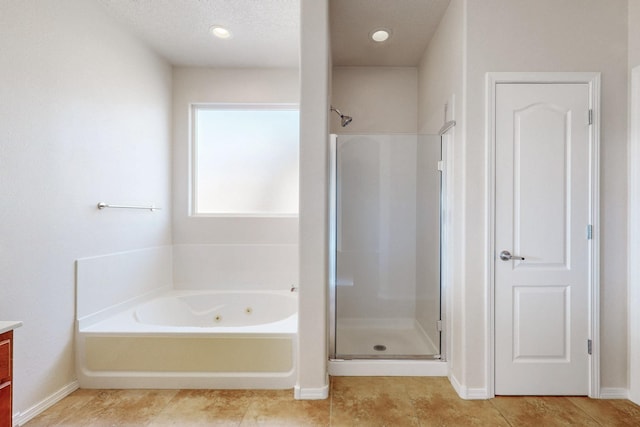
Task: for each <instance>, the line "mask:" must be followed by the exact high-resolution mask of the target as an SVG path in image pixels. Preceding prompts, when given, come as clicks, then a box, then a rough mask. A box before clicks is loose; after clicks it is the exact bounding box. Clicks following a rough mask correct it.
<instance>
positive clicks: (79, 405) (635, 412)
mask: <svg viewBox="0 0 640 427" xmlns="http://www.w3.org/2000/svg"><path fill="white" fill-rule="evenodd" d="M26 426H27V427H40V426H70V427H75V426H78V427H79V426H82V427H97V426H132V427H133V426H136V427H137V426H185V427H186V426H358V427H360V426H365V427H368V426H394V427H396V426H518V427H520V426H536V427H540V426H544V427H547V426H640V407H639V406H637V405H635V404H633V403H631V402H629V401H626V400H592V399H589V398H586V397H497V398H495V399H491V400H462V399H459V398H458V396H457V395H456V393H455V391H454V390H453V388H452V387H451V385H450V384H449V381H448V380H447V379H446V378H436V377H333V378H332V379H331V393H330V398H329V399H326V400H316V401H310V400H306V401H298V400H294V399H293V392H292V391H291V390H78V391H76V392H74V393H73V394H71V395H70V396H68V397H66V398H65V399H63V400H62V401H60V402H59V403H58V404H56V405H54V406H53V407H51V408H49V409H48V410H47V411H45V412H44V413H42V414H40V415H39V416H38V417H36V418H34V419H33V420H31V421H30V422H29V423H27V424H26Z"/></svg>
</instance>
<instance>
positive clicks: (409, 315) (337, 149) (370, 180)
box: [329, 135, 444, 365]
mask: <svg viewBox="0 0 640 427" xmlns="http://www.w3.org/2000/svg"><path fill="white" fill-rule="evenodd" d="M441 169H442V142H441V137H440V136H439V135H332V136H331V171H330V177H331V182H330V189H331V190H330V204H329V205H330V211H331V214H330V238H329V242H330V244H329V250H330V254H329V259H330V272H329V277H330V292H329V295H330V313H329V318H330V323H331V324H330V329H329V330H330V342H329V350H330V358H331V362H332V363H335V362H343V361H370V362H371V361H373V362H374V363H375V362H376V361H383V360H387V361H396V362H403V361H407V362H408V361H410V360H414V361H432V362H433V361H440V360H442V359H443V358H444V354H443V351H442V348H443V339H442V327H441V325H442V316H441V313H442V304H441V300H442V291H441V246H442V245H441V241H442V229H443V227H442V218H443V215H442V209H443V206H442V196H441V195H442V177H441ZM443 365H444V364H443Z"/></svg>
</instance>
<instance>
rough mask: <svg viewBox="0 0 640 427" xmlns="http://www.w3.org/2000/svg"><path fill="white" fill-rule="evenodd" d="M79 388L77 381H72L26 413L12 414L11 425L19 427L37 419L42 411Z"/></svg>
mask: <svg viewBox="0 0 640 427" xmlns="http://www.w3.org/2000/svg"><path fill="white" fill-rule="evenodd" d="M79 387H80V385H79V384H78V381H73V382H71V383H69V384H67V385H66V386H64V387H62V388H61V389H60V390H58V391H56V392H55V393H53V394H51V395H49V396H48V397H46V398H45V399H43V400H41V401H40V402H38V403H36V404H35V405H33V406H32V407H30V408H29V409H27V410H26V411H24V412H18V413H17V414H13V425H14V426H21V425H24V424H26V423H27V422H29V421H30V420H32V419H33V418H35V417H37V416H38V415H40V414H41V413H43V412H44V411H46V410H47V409H49V408H50V407H52V406H53V405H55V404H56V403H58V402H60V401H61V400H62V399H64V398H65V397H67V396H69V395H70V394H71V393H73V392H74V391H76V390H77V389H78V388H79Z"/></svg>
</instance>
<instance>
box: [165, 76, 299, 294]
mask: <svg viewBox="0 0 640 427" xmlns="http://www.w3.org/2000/svg"><path fill="white" fill-rule="evenodd" d="M299 82H300V78H299V73H298V70H296V69H212V68H189V67H175V68H174V72H173V140H174V146H173V208H174V211H173V212H174V214H173V242H174V251H173V254H174V283H175V286H176V287H177V288H226V289H228V288H229V287H235V288H238V287H243V288H249V287H252V288H256V287H257V288H260V287H263V288H270V289H276V288H282V289H284V288H288V287H290V286H291V285H293V284H295V283H297V271H298V265H297V264H298V259H297V245H298V219H297V218H251V217H245V218H233V217H226V218H225V217H205V216H200V217H190V216H189V134H190V131H189V127H190V123H189V106H190V104H192V103H298V102H299V100H300V83H299ZM264 269H266V270H264ZM238 271H242V272H243V274H238ZM263 273H266V274H263Z"/></svg>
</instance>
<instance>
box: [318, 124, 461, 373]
mask: <svg viewBox="0 0 640 427" xmlns="http://www.w3.org/2000/svg"><path fill="white" fill-rule="evenodd" d="M452 123H453V124H452V126H450V127H449V128H451V127H453V126H455V122H452ZM449 128H447V130H448V129H449ZM439 136H440V161H439V162H438V163H439V165H444V158H443V157H444V153H443V144H444V141H443V139H442V134H440V135H439ZM337 171H338V135H337V134H333V133H332V134H330V135H329V188H328V196H329V201H328V203H327V205H328V209H329V215H328V216H329V227H328V228H329V239H328V245H327V246H328V250H329V254H328V256H329V258H328V261H329V265H328V269H329V275H328V276H329V283H328V285H329V301H328V302H329V307H328V311H329V334H328V339H329V343H328V348H329V360H345V359H354V360H376V359H377V360H434V361H442V362H445V361H446V354H447V353H446V348H445V347H446V346H445V345H444V344H445V343H446V342H447V340H446V335H447V334H446V330H445V327H444V326H445V323H446V322H445V304H444V301H445V288H444V286H443V284H444V280H443V279H444V278H443V267H444V263H443V260H444V256H445V253H444V251H443V244H445V242H446V238H445V233H444V224H443V221H444V217H443V214H444V209H445V205H446V198H445V197H444V191H445V190H446V188H445V186H446V183H445V173H444V170H443V168H439V171H440V197H439V200H438V202H439V204H440V233H439V235H440V260H439V262H440V313H439V318H440V320H439V322H440V325H441V328H440V330H439V332H440V334H439V337H440V343H439V344H440V348H439V351H440V353H439V354H434V355H392V356H386V355H385V356H383V355H380V356H377V355H348V356H349V357H348V358H347V357H344V355H338V354H337V352H336V350H337V349H336V339H337V336H336V330H337V326H338V319H337V300H336V298H337V283H336V281H337V252H338V251H337V244H338V235H337V233H338V175H337Z"/></svg>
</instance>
